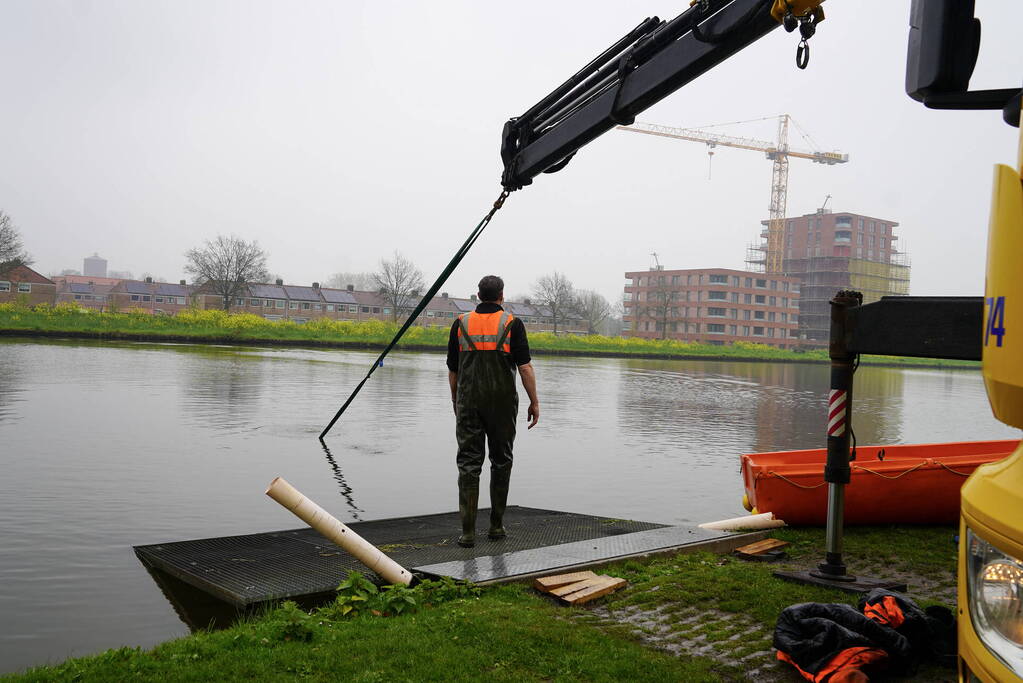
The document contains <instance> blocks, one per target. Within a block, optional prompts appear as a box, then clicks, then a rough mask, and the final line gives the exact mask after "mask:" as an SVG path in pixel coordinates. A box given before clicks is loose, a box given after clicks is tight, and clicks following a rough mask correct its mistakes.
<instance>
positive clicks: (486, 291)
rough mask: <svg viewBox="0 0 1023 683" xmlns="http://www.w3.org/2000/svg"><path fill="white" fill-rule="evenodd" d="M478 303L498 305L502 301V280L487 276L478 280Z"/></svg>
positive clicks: (494, 276)
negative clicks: (489, 302)
mask: <svg viewBox="0 0 1023 683" xmlns="http://www.w3.org/2000/svg"><path fill="white" fill-rule="evenodd" d="M479 297H480V301H491V302H495V303H500V302H501V301H502V300H503V299H504V280H502V279H501V278H499V277H497V276H496V275H487V276H486V277H484V278H483V279H482V280H480V291H479Z"/></svg>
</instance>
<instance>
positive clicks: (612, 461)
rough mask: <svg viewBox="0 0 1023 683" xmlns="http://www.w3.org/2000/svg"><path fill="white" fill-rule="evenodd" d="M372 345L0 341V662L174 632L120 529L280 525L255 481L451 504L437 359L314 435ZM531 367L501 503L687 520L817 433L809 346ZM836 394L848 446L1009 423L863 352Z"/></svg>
mask: <svg viewBox="0 0 1023 683" xmlns="http://www.w3.org/2000/svg"><path fill="white" fill-rule="evenodd" d="M374 357H375V354H372V353H368V352H358V351H342V350H329V351H319V350H296V349H274V348H251V347H232V346H201V345H179V344H144V343H139V344H110V343H91V342H80V341H76V342H60V341H50V342H37V341H24V340H3V341H0V457H2V462H3V476H2V477H0V520H3V523H2V524H0V614H2V615H3V617H4V618H3V619H2V620H0V673H2V672H10V671H17V670H21V669H23V668H25V667H28V666H32V665H36V664H43V663H52V662H58V661H61V660H63V659H64V658H66V657H69V656H77V655H84V654H90V653H93V652H96V651H99V650H102V649H105V648H109V647H118V646H121V645H131V646H136V645H141V646H151V645H153V644H155V643H158V642H160V641H163V640H167V639H170V638H173V637H176V636H181V635H185V634H186V633H187V632H188V629H187V628H186V627H185V625H184V624H183V623H182V622H181V621H180V620H179V619H178V617H177V616H176V615H175V612H174V610H173V608H172V607H171V605H170V604H169V603H168V602H167V600H166V599H165V598H164V597H163V595H162V594H161V592H160V590H159V589H158V588H157V586H156V585H155V584H154V582H153V580H152V579H151V578H150V576H149V575H148V574H147V572H146V570H145V569H144V568H143V567H142V566H141V565H140V564H139V562H138V560H137V559H136V558H135V555H134V553H133V552H132V550H131V546H132V545H136V544H147V543H158V542H163V541H173V540H185V539H192V538H203V537H210V536H223V535H234V534H245V533H256V532H262V531H270V530H275V529H287V528H294V527H296V526H299V523H298V522H297V520H295V519H294V518H293V517H292V516H290V515H289V514H288V513H287V512H286V511H284V510H283V509H282V508H281V507H280V506H278V505H276V504H275V503H273V502H272V501H271V500H269V499H268V498H267V497H266V496H264V495H263V490H264V489H265V487H266V485H267V483H268V482H269V481H270V480H271V479H272V478H273V477H275V476H278V475H281V476H284V477H286V478H287V479H288V480H289V481H291V482H292V483H293V484H294V485H295V486H297V487H298V488H299V489H300V490H302V491H303V492H304V493H306V494H307V495H308V496H310V497H311V498H312V499H313V500H315V501H317V502H319V503H320V504H321V505H323V506H324V507H325V508H327V509H328V510H330V511H331V512H333V513H334V514H335V515H337V516H338V517H339V518H340V519H342V520H344V521H351V520H368V519H379V518H385V517H394V516H402V515H414V514H422V513H432V512H443V511H450V510H454V509H455V508H456V495H455V476H456V475H455V469H454V436H453V431H454V416H453V415H452V412H451V402H450V398H449V393H448V388H447V376H446V372H447V371H446V368H445V366H444V358H443V356H442V355H440V354H428V353H396V354H393V355H392V356H390V357H389V358H388V360H387V361H386V364H385V365H384V367H382V368H380V369H379V370H378V371H377V372H376V373H375V374H374V376H373V379H372V380H370V382H369V383H368V384H367V386H366V388H365V389H364V390H363V392H362V394H361V395H360V397H359V399H358V400H357V401H356V402H355V403H354V404H353V405H352V407H351V408H350V409H349V410H348V412H347V413H346V415H345V416H344V418H342V420H341V421H340V422H339V423H338V425H337V426H336V427H335V428H334V431H333V432H332V435H331V436H330V437H329V438H328V445H329V447H330V452H329V453H328V452H325V451H324V449H323V448H322V447H321V445H320V442H319V441H318V440H317V438H316V437H317V434H318V433H319V431H320V430H321V429H322V428H323V426H324V425H325V424H326V422H327V420H328V419H329V418H330V417H331V415H333V412H334V410H336V408H337V406H338V405H340V403H341V401H342V400H343V399H344V398H345V397H346V396H347V394H348V392H349V391H350V390H351V389H352V388H353V386H354V385H355V384H356V383H357V382H358V381H359V380H360V379H361V378H362V376H364V374H365V372H366V370H367V368H368V367H369V364H370V363H371V362H372V360H373V358H374ZM534 365H535V366H536V371H537V378H538V385H539V392H540V400H541V406H542V416H541V421H540V424H539V425H538V426H537V427H536V428H535V429H533V430H531V431H529V432H527V431H526V430H525V429H524V426H523V428H522V429H521V430H520V432H519V437H518V440H517V442H516V465H515V470H514V474H513V477H512V493H511V497H510V503H512V504H519V505H528V506H532V507H539V508H550V509H559V510H569V511H574V512H582V513H589V514H596V515H605V516H611V517H619V518H631V519H640V520H646V521H654V522H664V523H694V524H695V523H699V522H704V521H709V520H713V519H720V518H723V517H731V516H735V515H738V514H742V513H743V510H742V508H741V505H740V500H741V497H742V487H741V484H740V480H739V476H738V456H739V454H741V453H744V452H749V451H767V450H786V449H795V448H814V447H820V446H822V445H823V437H822V433H823V428H824V424H823V414H824V408H825V402H826V395H827V379H828V368H827V366H825V365H823V364H820V365H804V364H768V363H743V362H712V361H656V360H631V359H594V358H562V357H538V358H536V359H535V360H534ZM856 394H857V395H856V405H855V418H854V428H855V431H856V435H857V437H858V439H859V443H861V444H874V443H886V444H887V443H910V442H929V441H953V440H970V439H994V438H1018V436H1019V434H1018V432H1017V431H1016V430H1012V429H1009V428H1008V427H1005V426H1004V425H1002V424H1000V423H998V422H997V421H995V420H994V418H993V417H992V416H991V413H990V410H989V408H988V405H987V401H986V398H985V394H984V386H983V382H982V379H981V376H980V373H979V372H976V371H966V370H958V371H951V370H949V371H943V370H927V369H892V368H871V367H863V368H861V369H860V370H859V372H858V373H857V377H856ZM524 398H525V397H524V396H523V397H522V400H521V401H520V402H521V406H522V411H521V412H522V417H521V419H522V420H523V421H524V418H525V400H524ZM520 424H522V425H524V422H520ZM481 504H483V505H485V503H484V502H483V501H481ZM452 534H455V530H454V529H452Z"/></svg>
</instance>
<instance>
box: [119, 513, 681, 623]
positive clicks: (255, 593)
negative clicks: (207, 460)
mask: <svg viewBox="0 0 1023 683" xmlns="http://www.w3.org/2000/svg"><path fill="white" fill-rule="evenodd" d="M478 519H480V520H487V519H489V510H486V509H483V510H480V512H479V517H478ZM504 521H505V528H506V529H507V530H508V538H505V539H503V540H500V541H489V540H487V538H486V531H485V529H484V530H483V531H482V533H481V534H479V533H478V534H477V537H478V541H477V544H476V547H475V548H460V547H459V546H458V545H457V544H456V543H455V540H456V539H457V537H458V533H459V521H458V513H457V512H450V513H443V514H436V515H424V516H421V517H400V518H395V519H385V520H377V521H370V522H353V523H352V524H349V525H348V526H350V527H351V528H352V529H353V530H354V531H355V532H356V533H358V534H359V535H361V536H363V537H364V538H365V539H366V540H368V541H369V542H371V543H373V544H374V545H376V546H377V547H379V548H380V549H381V550H383V551H384V552H386V553H387V554H388V555H389V556H390V557H391V558H393V559H394V561H395V562H397V563H398V564H400V565H402V566H403V567H406V568H408V569H413V570H414V569H416V568H417V567H421V566H426V565H440V564H444V563H449V562H458V561H461V562H465V561H469V560H474V559H477V558H482V557H488V556H498V555H504V554H507V553H516V552H519V551H524V550H534V549H541V548H545V547H548V546H559V545H562V544H566V543H574V542H577V541H586V540H590V539H600V538H607V537H612V536H621V535H623V534H632V533H635V532H639V531H647V530H650V529H660V528H663V527H664V525H663V524H653V523H650V522H634V521H628V520H621V519H611V518H605V517H593V516H591V515H581V514H575V513H571V512H558V511H554V510H537V509H534V508H524V507H518V506H509V507H508V509H507V511H506V513H505V520H504ZM482 523H485V522H482ZM673 528H674V527H673ZM135 554H136V555H137V556H138V557H139V559H140V560H141V561H142V562H143V563H144V564H145V565H146V566H147V567H152V568H155V569H159V570H161V571H164V572H166V573H168V574H170V575H171V576H173V577H174V578H176V579H180V580H181V581H184V582H185V583H187V584H190V585H192V586H194V587H196V588H199V589H201V590H203V591H205V592H207V593H209V594H211V595H214V596H216V597H217V598H219V599H221V600H224V601H226V602H229V603H231V604H233V605H237V606H239V607H246V606H249V605H253V604H256V603H261V602H267V601H271V600H280V599H284V598H299V597H302V598H306V597H310V596H315V595H320V594H329V593H332V592H333V591H334V590H335V589H336V588H337V585H338V584H339V583H340V582H341V581H343V580H344V578H345V577H346V576H347V575H348V572H349V571H350V570H353V569H355V570H358V571H362V572H366V573H368V570H367V569H366V568H365V567H363V566H362V565H361V564H360V563H359V562H358V560H356V559H355V558H354V557H352V556H351V555H349V554H348V553H346V552H344V551H343V550H341V549H340V548H339V547H337V546H336V545H334V544H333V543H331V542H330V541H328V540H327V539H326V538H324V537H323V536H321V535H320V534H319V533H317V532H316V531H313V530H312V529H310V528H308V527H306V528H303V529H291V530H287V531H276V532H269V533H262V534H250V535H246V536H227V537H221V538H206V539H200V540H194V541H178V542H174V543H160V544H155V545H140V546H135ZM608 559H610V558H608ZM489 574H493V572H489ZM489 574H488V575H489ZM490 578H500V577H496V576H495V577H490Z"/></svg>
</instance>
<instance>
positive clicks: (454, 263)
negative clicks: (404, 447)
mask: <svg viewBox="0 0 1023 683" xmlns="http://www.w3.org/2000/svg"><path fill="white" fill-rule="evenodd" d="M509 194H510V193H509V192H508V190H505V191H503V192H501V194H500V195H499V196H498V198H497V201H495V202H494V207H493V208H492V209H490V212H489V213H487V215H486V216H484V217H483V220H481V221H480V222H479V225H477V226H476V228H475V229H474V230H473V231H472V232H471V233H469V236H468V237H467V238H466V240H465V242H463V243H462V246H461V247H459V249H458V251H456V252H455V255H454V257H452V259H451V261H449V262H448V265H447V266H445V267H444V270H443V271H442V272H441V274H440V277H438V278H437V281H436V282H434V283H433V284H432V285H430V289H429V290H427V292H426V294H424V295H423V298H422V299H420V301H419V305H418V306H416V308H415V310H413V311H412V312H411V313H410V314H409V316H408V319H407V320H406V321H405V324H404V325H402V326H401V329H400V330H398V334H396V335H394V339H392V340H391V343H390V344H388V345H387V347H386V348H385V349H384V350H383V353H381V354H380V356H379V357H378V358H377V359H376V360H375V361H373V365H372V366H370V368H369V372H367V373H366V376H365V377H363V379H362V381H361V382H359V384H358V385H357V386H356V387H355V391H353V392H352V394H351V396H349V397H348V400H347V401H345V402H344V405H342V406H341V407H340V408H339V409H338V411H337V413H335V415H334V417H333V419H331V421H330V423H329V424H328V425H327V426H326V427H324V428H323V431H322V432H320V440H321V441H322V440H323V437H325V436H327V432H329V431H330V428H331V427H333V426H334V423H335V422H337V421H338V419H339V418H340V417H341V414H342V413H343V412H345V410H346V409H347V408H348V406H349V405H350V404H351V402H352V401H353V400H354V399H355V397H356V395H357V394H358V393H359V391H360V390H361V389H362V385H364V384H365V383H366V380H368V379H369V378H370V375H372V374H373V371H374V370H376V369H377V368H378V367H380V365H381V363H382V362H383V360H384V356H386V355H387V354H388V353H390V352H391V349H393V348H394V345H395V344H397V343H398V340H399V339H401V337H402V335H403V334H405V331H406V330H407V329H408V328H409V327H411V326H412V323H414V322H415V321H416V318H418V317H419V314H420V313H422V312H423V309H424V308H426V306H427V305H428V304H429V303H430V301H431V300H432V299H433V297H434V295H436V294H437V291H438V290H440V288H441V287H443V286H444V283H445V282H447V280H448V277H450V275H451V273H453V272H454V271H455V268H457V267H458V264H459V263H461V262H462V259H463V258H465V255H466V254H468V253H469V250H470V249H472V245H474V244H475V243H476V240H478V239H479V237H480V235H481V234H482V233H483V231H484V230H485V229H486V227H487V224H488V223H490V219H491V218H493V217H494V214H495V213H497V211H498V209H500V208H501V207H502V206H504V200H505V199H507V198H508V195H509Z"/></svg>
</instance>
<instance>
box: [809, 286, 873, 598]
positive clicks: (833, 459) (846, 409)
mask: <svg viewBox="0 0 1023 683" xmlns="http://www.w3.org/2000/svg"><path fill="white" fill-rule="evenodd" d="M862 303H863V295H862V294H860V293H859V292H850V291H841V292H839V293H838V294H837V295H836V296H835V298H834V299H832V300H831V343H830V345H829V347H828V351H829V356H830V357H831V390H830V391H829V392H828V427H827V430H828V460H827V463H826V464H825V465H824V481H826V482H827V483H828V529H827V536H826V545H825V553H824V562H822V563H820V564H819V565H817V569H816V570H814V571H811V572H810V574H811V576H815V577H817V578H819V579H828V580H831V581H855V580H856V577H855V576H851V575H849V574H846V571H845V563H844V562H842V526H843V522H844V517H845V487H846V484H848V483H849V475H850V472H851V470H850V469H849V461H850V460H851V459H853V458H855V457H856V453H855V451H853V452H852V455H851V457H850V449H849V441H850V435H851V433H852V398H853V373H854V372H855V371H856V354H855V353H850V351H849V348H848V344H847V341H848V334H847V333H846V311H847V310H848V309H849V308H850V307H851V306H859V305H861V304H862Z"/></svg>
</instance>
